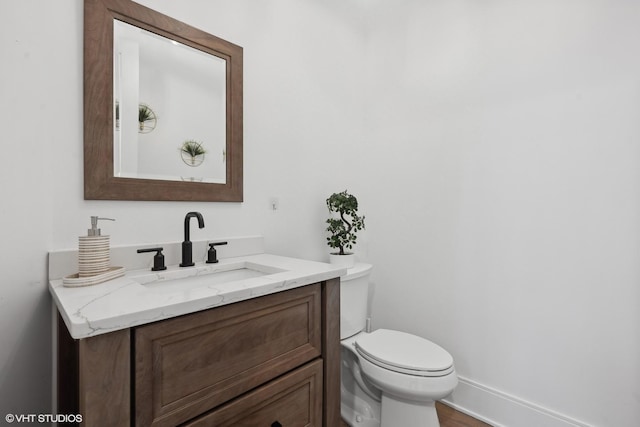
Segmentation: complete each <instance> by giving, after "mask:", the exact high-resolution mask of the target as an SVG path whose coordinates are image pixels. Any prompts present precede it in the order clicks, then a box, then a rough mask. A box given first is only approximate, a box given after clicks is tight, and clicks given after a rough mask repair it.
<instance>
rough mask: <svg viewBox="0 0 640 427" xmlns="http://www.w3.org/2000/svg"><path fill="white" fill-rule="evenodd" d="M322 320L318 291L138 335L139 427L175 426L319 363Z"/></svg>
mask: <svg viewBox="0 0 640 427" xmlns="http://www.w3.org/2000/svg"><path fill="white" fill-rule="evenodd" d="M320 316H321V293H320V285H319V284H315V285H309V286H305V287H302V288H297V289H292V290H289V291H285V292H280V293H277V294H272V295H267V296H264V297H261V298H255V299H250V300H247V301H243V302H238V303H234V304H230V305H226V306H222V307H219V308H213V309H210V310H207V311H203V312H198V313H194V314H189V315H185V316H182V317H178V318H175V319H171V320H165V321H162V322H158V323H153V324H150V325H145V326H141V327H138V328H135V331H134V337H135V338H134V341H135V349H134V351H135V386H134V389H135V413H136V425H138V426H148V425H153V426H175V425H177V424H180V423H183V422H185V421H187V420H190V419H193V418H195V417H197V416H198V415H201V414H203V413H205V412H207V411H209V410H211V409H212V408H215V407H217V406H219V405H221V404H223V403H225V402H227V401H229V400H231V399H234V398H236V397H238V396H240V395H241V394H243V393H245V392H247V391H249V390H251V389H254V388H255V387H258V386H260V385H262V384H264V383H266V382H268V381H270V380H271V379H273V378H276V377H278V376H280V375H282V374H284V373H286V372H288V371H290V370H292V369H294V368H296V367H298V366H301V365H302V364H304V363H306V362H308V361H310V360H312V359H314V358H316V357H318V356H319V355H320V354H321V342H320V338H321V336H320V334H321V320H320ZM248 425H252V424H248ZM283 425H284V424H283Z"/></svg>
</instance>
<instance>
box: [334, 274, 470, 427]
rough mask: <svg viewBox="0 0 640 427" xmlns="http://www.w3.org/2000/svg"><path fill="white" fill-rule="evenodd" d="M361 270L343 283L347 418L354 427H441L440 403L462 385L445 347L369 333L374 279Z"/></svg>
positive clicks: (411, 337) (405, 336)
mask: <svg viewBox="0 0 640 427" xmlns="http://www.w3.org/2000/svg"><path fill="white" fill-rule="evenodd" d="M371 268H372V266H371V265H369V264H356V265H355V266H354V267H353V268H350V269H349V270H347V274H346V275H345V276H342V277H341V278H340V280H341V286H340V339H341V344H342V375H341V376H342V378H341V380H342V383H341V411H342V414H341V415H342V418H343V419H344V420H345V421H346V422H347V423H348V424H349V425H350V426H352V427H398V426H400V427H438V426H439V425H440V423H439V421H438V415H437V414H436V408H435V401H436V400H438V399H442V398H443V397H445V396H447V395H449V394H450V393H451V392H452V391H453V389H454V388H455V387H456V385H457V384H458V376H457V375H456V371H455V369H454V367H453V358H452V357H451V355H450V354H449V353H448V352H447V351H446V350H444V349H443V348H442V347H440V346H438V345H436V344H434V343H432V342H431V341H429V340H426V339H424V338H421V337H418V336H415V335H411V334H408V333H405V332H399V331H392V330H387V329H378V330H376V331H373V332H367V331H366V329H367V306H368V296H369V274H370V273H371Z"/></svg>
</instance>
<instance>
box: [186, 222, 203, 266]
mask: <svg viewBox="0 0 640 427" xmlns="http://www.w3.org/2000/svg"><path fill="white" fill-rule="evenodd" d="M191 218H198V227H199V228H204V219H203V218H202V214H201V213H200V212H189V213H188V214H187V216H185V217H184V242H182V262H181V263H180V267H191V266H193V265H195V264H194V263H193V260H192V257H193V249H192V245H191V240H189V220H190V219H191Z"/></svg>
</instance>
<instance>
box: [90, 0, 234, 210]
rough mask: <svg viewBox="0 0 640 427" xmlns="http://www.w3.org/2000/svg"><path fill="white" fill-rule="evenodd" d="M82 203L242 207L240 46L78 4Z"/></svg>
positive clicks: (143, 14)
mask: <svg viewBox="0 0 640 427" xmlns="http://www.w3.org/2000/svg"><path fill="white" fill-rule="evenodd" d="M84 33H85V41H84V67H85V72H84V156H85V158H84V163H85V164H84V170H85V172H84V175H85V180H84V188H85V199H109V200H182V201H187V200H188V201H229V202H239V201H242V194H243V191H242V137H243V136H242V48H241V47H239V46H237V45H234V44H232V43H229V42H227V41H225V40H222V39H220V38H218V37H215V36H212V35H211V34H208V33H205V32H203V31H201V30H198V29H196V28H193V27H191V26H189V25H187V24H184V23H182V22H180V21H177V20H175V19H173V18H170V17H168V16H166V15H163V14H160V13H158V12H156V11H153V10H151V9H149V8H146V7H144V6H142V5H139V4H137V3H134V2H132V1H129V0H85V29H84Z"/></svg>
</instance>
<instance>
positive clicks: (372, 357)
mask: <svg viewBox="0 0 640 427" xmlns="http://www.w3.org/2000/svg"><path fill="white" fill-rule="evenodd" d="M355 344H356V350H357V351H358V353H359V354H360V355H362V356H363V357H364V358H366V359H367V360H369V361H370V362H371V363H374V364H376V365H378V366H381V367H383V368H386V369H390V370H392V371H395V372H401V373H405V374H410V375H420V376H440V375H447V374H448V373H450V372H452V371H453V357H451V355H450V354H449V353H448V352H447V351H446V350H445V349H443V348H442V347H440V346H439V345H437V344H434V343H432V342H431V341H429V340H426V339H424V338H421V337H418V336H415V335H411V334H408V333H406V332H399V331H392V330H388V329H378V330H376V331H374V332H372V333H370V334H365V335H363V336H361V337H358V339H357V340H356V343H355Z"/></svg>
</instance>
